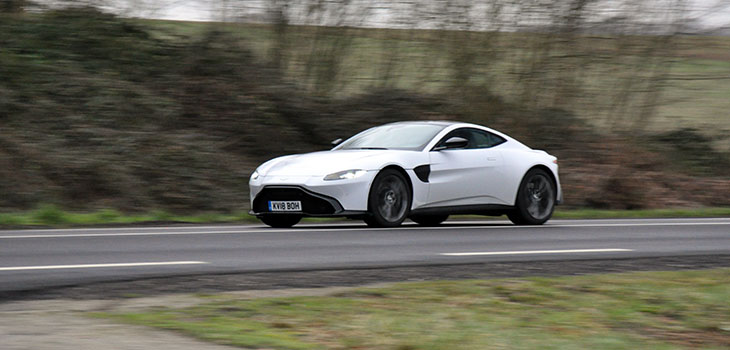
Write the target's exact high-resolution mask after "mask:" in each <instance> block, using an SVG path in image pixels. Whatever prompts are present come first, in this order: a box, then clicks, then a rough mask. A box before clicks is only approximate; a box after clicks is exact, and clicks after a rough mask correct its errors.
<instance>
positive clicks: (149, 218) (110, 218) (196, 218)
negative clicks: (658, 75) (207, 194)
mask: <svg viewBox="0 0 730 350" xmlns="http://www.w3.org/2000/svg"><path fill="white" fill-rule="evenodd" d="M701 217H730V208H693V209H647V210H603V209H561V208H558V209H557V210H556V211H555V214H554V215H553V218H555V219H640V218H701ZM460 218H467V219H492V217H484V216H477V215H468V216H455V217H452V219H460ZM499 219H504V217H500V218H499ZM304 220H305V222H321V223H326V222H331V221H334V220H337V219H329V218H305V219H304ZM154 222H179V223H190V224H204V223H234V222H239V223H240V222H243V223H252V222H255V223H258V222H259V221H258V220H257V219H256V218H255V217H253V216H251V215H249V214H248V213H247V212H237V213H200V214H192V215H177V214H172V213H169V212H166V211H164V210H156V211H153V212H150V213H146V214H125V213H122V212H119V211H117V210H114V209H102V210H98V211H95V212H88V213H76V212H71V211H65V210H61V209H60V208H58V207H57V206H54V205H42V206H40V207H39V208H37V209H35V210H31V211H26V212H15V213H0V228H2V227H17V226H50V227H71V226H91V225H128V224H144V223H154Z"/></svg>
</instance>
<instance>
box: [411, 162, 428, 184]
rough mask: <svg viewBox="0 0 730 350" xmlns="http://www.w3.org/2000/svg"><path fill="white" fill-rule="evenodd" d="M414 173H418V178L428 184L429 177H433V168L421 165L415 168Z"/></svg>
mask: <svg viewBox="0 0 730 350" xmlns="http://www.w3.org/2000/svg"><path fill="white" fill-rule="evenodd" d="M413 171H414V172H415V173H416V176H418V179H419V180H421V181H423V182H428V176H429V175H431V166H430V165H428V164H426V165H419V166H417V167H415V168H413Z"/></svg>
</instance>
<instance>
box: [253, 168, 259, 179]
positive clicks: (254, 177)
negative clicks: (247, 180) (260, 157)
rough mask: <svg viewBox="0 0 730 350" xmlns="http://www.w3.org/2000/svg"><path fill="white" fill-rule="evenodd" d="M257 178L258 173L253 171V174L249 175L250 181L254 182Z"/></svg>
mask: <svg viewBox="0 0 730 350" xmlns="http://www.w3.org/2000/svg"><path fill="white" fill-rule="evenodd" d="M258 178H259V171H258V170H254V172H253V174H251V181H256V179H258Z"/></svg>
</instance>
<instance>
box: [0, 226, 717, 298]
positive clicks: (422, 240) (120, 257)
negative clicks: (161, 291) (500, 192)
mask: <svg viewBox="0 0 730 350" xmlns="http://www.w3.org/2000/svg"><path fill="white" fill-rule="evenodd" d="M684 255H693V256H696V255H730V218H719V219H652V220H552V221H550V222H549V223H548V224H546V225H543V226H538V227H525V226H513V225H511V224H509V223H508V222H506V221H480V222H460V221H449V222H447V223H446V224H445V225H443V226H439V227H419V226H415V225H413V224H407V225H404V226H403V227H400V228H396V229H371V228H367V227H366V226H364V225H360V224H358V223H357V222H354V223H353V224H342V223H338V224H327V225H324V224H323V225H313V224H303V225H298V226H296V227H295V228H293V229H271V228H268V227H264V226H262V225H249V226H239V225H237V226H178V227H175V226H172V227H128V228H99V229H63V230H9V231H0V292H8V291H20V290H31V289H38V288H49V287H54V286H64V285H78V284H84V283H90V282H101V281H120V280H130V279H136V278H148V277H161V276H184V275H195V274H200V275H203V274H212V273H241V272H265V271H282V270H292V271H306V270H316V269H343V268H360V267H383V268H387V267H395V266H423V265H433V266H435V265H450V264H464V263H485V262H487V263H488V262H505V261H551V260H553V261H554V260H575V259H612V258H644V257H659V256H662V257H664V256H684Z"/></svg>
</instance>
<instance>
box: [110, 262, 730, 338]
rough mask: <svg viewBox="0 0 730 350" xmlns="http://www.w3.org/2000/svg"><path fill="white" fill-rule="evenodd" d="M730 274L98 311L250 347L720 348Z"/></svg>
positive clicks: (400, 287) (455, 284) (476, 285)
mask: <svg viewBox="0 0 730 350" xmlns="http://www.w3.org/2000/svg"><path fill="white" fill-rule="evenodd" d="M729 281H730V269H715V270H703V271H682V272H642V273H623V274H605V275H589V276H579V277H557V278H524V279H495V280H469V281H443V282H419V283H401V284H395V285H392V286H388V287H378V288H361V289H355V290H351V291H347V292H342V293H339V294H335V295H332V296H325V297H311V296H299V297H287V298H262V299H253V300H251V299H248V300H244V299H239V298H237V297H236V296H232V295H217V296H216V295H214V296H207V297H206V298H207V300H206V302H205V303H204V304H201V305H199V306H195V307H190V308H182V309H179V308H172V307H169V308H156V309H151V310H146V311H142V312H134V313H102V314H95V316H97V317H110V318H113V319H116V320H119V321H122V322H128V323H133V324H139V325H147V326H153V327H158V328H163V329H169V330H175V331H179V332H182V333H185V334H188V335H191V336H194V337H196V338H200V339H203V340H208V341H212V342H215V343H220V344H227V345H234V346H240V347H245V348H256V349H261V348H266V349H373V350H380V349H382V350H386V349H387V350H390V349H396V350H406V349H410V350H416V349H424V350H425V349H434V350H437V349H439V350H440V349H455V350H460V349H464V350H466V349H478V350H489V349H561V350H569V349H596V350H602V349H726V348H727V346H728V345H729V344H730V319H729V318H728V315H730V303H728V302H727V299H728V296H729V295H730V282H729Z"/></svg>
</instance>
